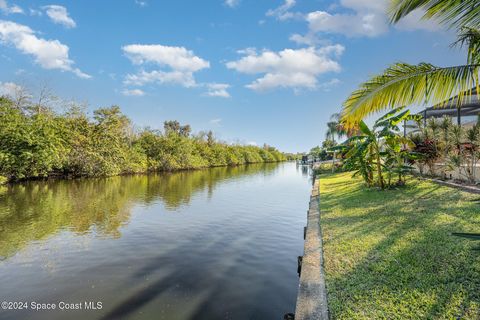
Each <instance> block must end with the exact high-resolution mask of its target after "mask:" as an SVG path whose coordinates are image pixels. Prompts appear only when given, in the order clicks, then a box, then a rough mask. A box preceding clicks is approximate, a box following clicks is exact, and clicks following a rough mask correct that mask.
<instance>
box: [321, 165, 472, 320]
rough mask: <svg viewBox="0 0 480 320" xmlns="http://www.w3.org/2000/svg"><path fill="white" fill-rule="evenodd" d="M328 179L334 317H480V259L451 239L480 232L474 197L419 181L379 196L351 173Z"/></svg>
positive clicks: (325, 215) (327, 247) (324, 186)
mask: <svg viewBox="0 0 480 320" xmlns="http://www.w3.org/2000/svg"><path fill="white" fill-rule="evenodd" d="M322 178H323V180H324V181H322ZM322 178H321V192H322V193H321V200H320V201H321V208H322V218H321V223H322V231H323V236H324V251H325V252H324V255H325V269H326V274H327V290H328V294H329V296H328V299H329V307H330V310H331V315H332V317H333V318H334V319H384V318H386V319H445V318H446V319H480V255H479V254H478V253H476V252H474V251H472V250H471V248H472V243H471V242H469V241H465V240H463V239H458V238H455V237H452V236H451V235H450V233H451V232H452V231H458V230H460V231H465V230H467V231H473V230H475V229H476V230H478V229H480V217H479V214H478V207H477V206H476V204H474V203H472V202H470V201H468V200H469V199H470V198H472V195H469V194H466V193H463V192H461V191H458V190H454V189H449V188H446V187H440V186H438V185H434V184H432V183H429V182H420V181H416V180H411V181H410V184H409V185H408V186H406V187H405V188H401V189H397V190H386V191H378V190H374V189H366V188H365V187H364V185H363V184H362V183H361V182H360V180H358V179H350V177H349V175H348V174H340V175H333V176H332V175H331V176H329V177H322ZM330 182H332V183H330Z"/></svg>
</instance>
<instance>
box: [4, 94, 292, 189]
mask: <svg viewBox="0 0 480 320" xmlns="http://www.w3.org/2000/svg"><path fill="white" fill-rule="evenodd" d="M284 160H286V157H285V155H284V154H282V153H281V152H279V151H278V150H276V149H275V148H273V147H270V146H267V145H264V147H262V148H260V147H256V146H244V145H230V144H227V143H223V142H219V141H216V140H215V138H214V136H213V133H212V132H200V133H198V134H196V135H193V134H192V133H191V128H190V126H189V125H185V126H181V125H180V124H179V123H178V122H177V121H166V122H165V124H164V132H163V133H162V132H160V131H158V130H151V129H143V130H135V129H134V126H133V125H132V123H131V121H130V119H128V118H127V117H126V116H125V115H123V114H122V113H121V111H120V108H119V107H118V106H113V107H110V108H101V109H98V110H95V111H94V113H93V118H89V117H88V116H87V115H86V113H85V112H84V111H83V110H82V109H81V108H79V107H77V106H75V105H74V106H70V107H68V108H67V110H66V111H63V112H57V111H54V109H53V108H51V107H46V106H44V105H42V104H40V103H29V102H25V101H13V100H11V99H8V98H6V97H0V176H4V177H6V178H7V179H8V180H20V179H29V178H41V177H49V176H62V177H67V176H68V177H83V176H112V175H119V174H127V173H141V172H147V171H172V170H180V169H197V168H205V167H216V166H235V165H240V164H249V163H260V162H276V161H284ZM4 179H5V178H4ZM0 181H1V180H0Z"/></svg>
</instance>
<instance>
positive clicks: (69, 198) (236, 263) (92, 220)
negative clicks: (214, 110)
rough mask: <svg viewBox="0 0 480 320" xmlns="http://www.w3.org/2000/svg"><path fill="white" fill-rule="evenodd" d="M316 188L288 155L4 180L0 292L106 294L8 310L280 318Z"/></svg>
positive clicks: (53, 314)
mask: <svg viewBox="0 0 480 320" xmlns="http://www.w3.org/2000/svg"><path fill="white" fill-rule="evenodd" d="M310 187H311V182H310V181H309V177H308V174H307V172H306V171H305V168H302V167H296V166H295V164H293V163H285V164H268V165H250V166H244V167H237V168H215V169H209V170H201V171H194V172H180V173H173V174H155V175H143V176H129V177H113V178H107V179H88V180H73V181H49V182H29V183H25V184H17V185H14V186H12V187H9V188H3V189H0V301H22V302H27V303H29V304H30V303H31V302H38V303H56V304H58V303H59V302H67V303H81V304H82V305H83V304H84V302H85V301H87V302H89V301H92V302H101V303H102V309H101V310H77V311H65V310H64V311H62V310H58V305H57V310H55V311H36V312H35V311H32V310H31V309H29V310H24V311H11V310H9V311H5V310H0V319H67V318H68V319H169V320H175V319H281V318H282V316H283V314H284V313H286V312H292V311H294V309H295V299H296V293H297V286H298V276H297V274H296V264H297V262H296V259H297V256H298V255H301V254H302V251H303V226H304V225H305V221H306V210H307V206H308V199H309V192H310ZM82 308H84V306H82Z"/></svg>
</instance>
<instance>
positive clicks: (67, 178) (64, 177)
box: [0, 160, 294, 187]
mask: <svg viewBox="0 0 480 320" xmlns="http://www.w3.org/2000/svg"><path fill="white" fill-rule="evenodd" d="M292 161H294V160H283V161H268V162H266V161H264V162H251V163H243V164H237V165H222V166H209V167H200V168H180V169H174V170H148V171H143V172H124V173H120V174H115V175H104V176H87V175H86V176H78V175H75V176H69V175H50V176H47V177H30V178H25V179H18V180H8V178H7V180H6V181H5V182H4V183H0V186H3V187H7V186H10V185H15V184H19V183H24V182H31V181H60V180H64V181H70V180H81V179H105V178H112V177H124V176H136V175H148V174H159V173H178V172H188V171H198V170H207V169H213V168H236V167H241V166H249V165H259V164H274V163H284V162H292ZM0 177H1V176H0Z"/></svg>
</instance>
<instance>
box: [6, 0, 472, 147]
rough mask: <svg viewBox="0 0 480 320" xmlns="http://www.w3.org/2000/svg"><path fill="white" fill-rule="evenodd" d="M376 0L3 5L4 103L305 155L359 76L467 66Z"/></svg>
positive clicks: (439, 34)
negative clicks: (101, 115)
mask: <svg viewBox="0 0 480 320" xmlns="http://www.w3.org/2000/svg"><path fill="white" fill-rule="evenodd" d="M385 8H386V1H383V0H337V1H327V0H261V1H259V0H204V1H194V0H190V1H186V0H175V1H174V0H171V1H166V0H165V1H154V0H142V1H140V0H122V1H118V0H117V1H114V0H102V1H93V0H85V1H22V0H18V1H12V0H0V94H14V89H15V88H16V86H24V87H27V88H28V89H29V90H30V91H32V92H33V93H35V92H36V91H38V90H40V88H41V87H42V86H44V85H48V86H49V87H50V88H51V89H52V90H53V91H54V92H55V93H56V94H57V95H58V96H60V97H61V98H62V99H65V100H69V99H74V100H76V101H80V102H84V103H87V104H88V108H89V110H90V111H91V110H93V109H96V108H99V107H105V106H110V105H113V104H116V105H119V106H120V107H121V108H122V111H123V112H124V113H125V114H127V115H128V116H129V117H130V118H131V119H132V120H133V122H134V123H135V124H136V125H138V126H139V127H143V126H150V127H153V128H162V126H163V121H165V120H173V119H176V120H178V121H180V122H181V123H188V124H190V125H191V126H192V127H193V130H194V131H199V130H210V129H211V130H213V131H214V132H215V134H216V136H217V137H218V138H220V139H222V140H225V141H228V142H241V143H257V144H259V145H260V144H263V143H268V144H271V145H274V146H277V147H278V148H279V149H281V150H282V151H294V152H296V151H307V150H309V149H310V148H311V147H313V146H315V145H318V144H319V143H321V141H322V140H323V139H324V136H325V123H326V122H327V121H328V119H329V117H330V115H331V114H332V113H334V112H338V111H339V110H340V106H341V104H342V101H343V100H344V99H345V98H346V97H347V96H348V94H349V93H350V92H351V91H352V90H354V89H355V88H356V86H358V84H359V83H360V82H362V81H364V80H366V79H367V78H368V76H370V75H373V74H375V73H378V72H380V71H381V70H382V69H384V68H385V67H387V66H388V65H389V64H391V63H393V62H398V61H404V62H408V63H418V62H421V61H426V62H430V63H433V64H435V65H439V66H444V65H456V64H462V63H464V60H465V53H464V52H462V51H461V50H459V49H451V48H449V45H450V43H451V42H453V41H454V38H455V37H454V34H453V33H452V32H448V31H445V30H443V29H442V28H441V27H440V26H439V25H437V24H435V23H434V22H424V21H420V20H419V17H420V16H421V12H415V13H414V14H413V15H411V16H409V17H407V18H406V19H405V20H404V21H402V22H401V24H400V25H397V26H393V27H392V26H389V25H388V23H387V22H386V16H385Z"/></svg>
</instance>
